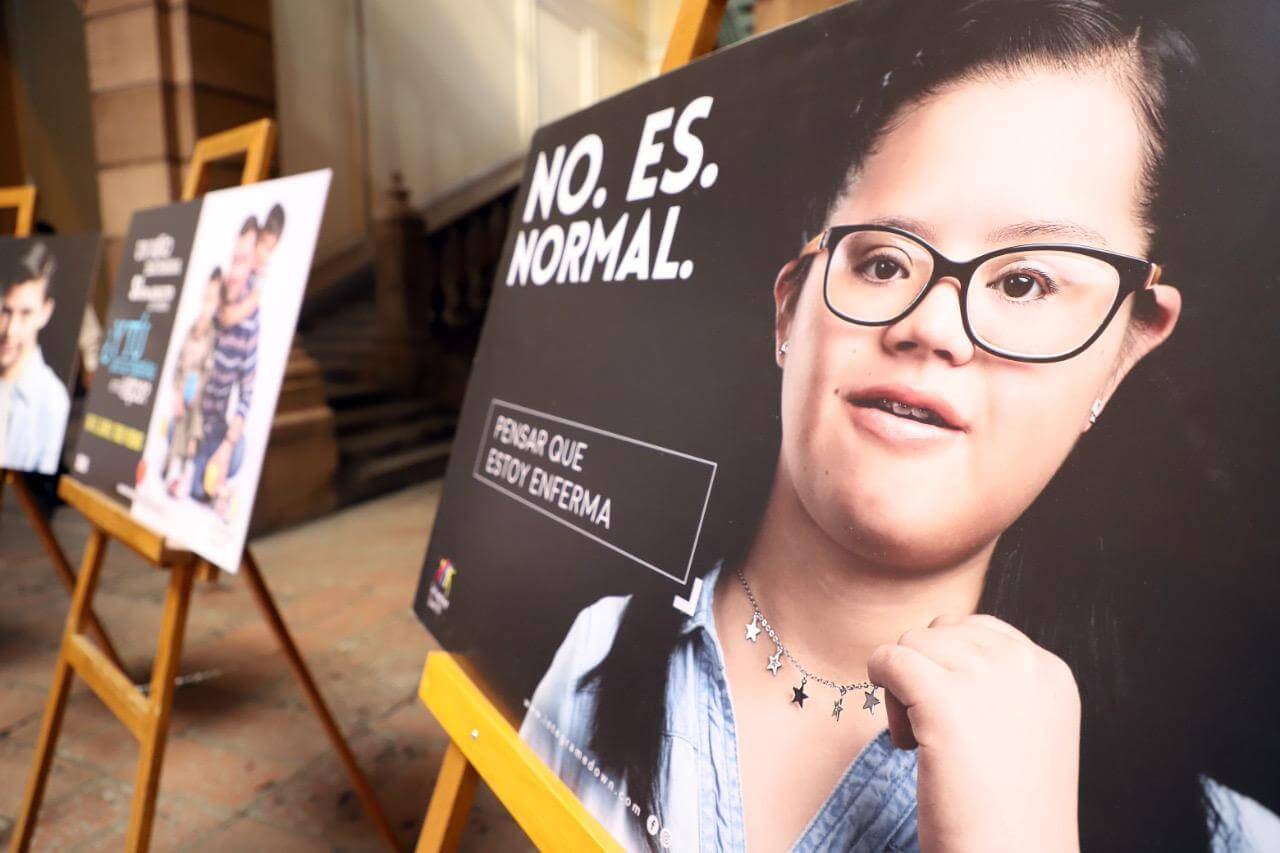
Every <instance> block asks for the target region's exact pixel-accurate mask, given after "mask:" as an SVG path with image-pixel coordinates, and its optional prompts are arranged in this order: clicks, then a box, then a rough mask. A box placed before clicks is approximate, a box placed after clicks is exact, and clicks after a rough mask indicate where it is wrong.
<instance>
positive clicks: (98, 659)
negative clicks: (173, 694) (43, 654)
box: [63, 634, 154, 741]
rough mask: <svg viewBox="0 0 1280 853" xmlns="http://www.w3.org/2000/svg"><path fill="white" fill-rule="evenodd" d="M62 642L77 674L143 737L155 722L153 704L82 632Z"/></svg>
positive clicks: (141, 738)
mask: <svg viewBox="0 0 1280 853" xmlns="http://www.w3.org/2000/svg"><path fill="white" fill-rule="evenodd" d="M63 643H64V648H65V650H66V656H67V663H69V664H71V668H72V669H74V670H75V671H76V675H79V676H80V677H81V678H83V679H84V682H85V684H88V685H89V687H90V688H91V689H92V690H93V692H94V693H96V694H97V696H98V698H99V699H101V700H102V703H103V704H104V705H106V706H107V707H108V708H110V709H111V713H113V714H115V715H116V717H117V718H118V719H119V720H120V722H122V723H124V725H125V727H126V728H127V729H128V730H129V731H130V732H132V733H133V736H134V737H135V738H137V739H138V740H139V741H142V740H144V739H145V738H146V736H147V732H148V731H149V730H150V728H151V726H152V725H153V712H154V710H153V707H152V703H151V702H149V701H148V700H147V698H146V697H145V696H143V695H142V692H141V691H140V690H138V688H136V687H134V686H133V682H131V681H130V680H129V678H128V677H127V676H126V675H125V674H124V673H123V672H121V671H120V670H119V669H117V668H116V667H115V666H114V665H113V664H112V663H111V661H109V660H107V656H106V655H104V654H103V653H102V652H100V651H98V649H97V647H95V646H94V645H92V644H91V643H90V642H89V641H88V639H87V638H86V637H85V636H84V635H83V634H68V635H67V636H66V637H65V638H64V639H63Z"/></svg>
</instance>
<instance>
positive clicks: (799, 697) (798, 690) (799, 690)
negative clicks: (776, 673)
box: [791, 681, 809, 708]
mask: <svg viewBox="0 0 1280 853" xmlns="http://www.w3.org/2000/svg"><path fill="white" fill-rule="evenodd" d="M804 684H805V683H804V682H803V681H802V682H800V686H799V687H792V688H791V701H792V702H793V703H795V704H796V705H799V706H800V707H801V708H803V707H804V700H806V699H808V698H809V694H808V693H805V692H804Z"/></svg>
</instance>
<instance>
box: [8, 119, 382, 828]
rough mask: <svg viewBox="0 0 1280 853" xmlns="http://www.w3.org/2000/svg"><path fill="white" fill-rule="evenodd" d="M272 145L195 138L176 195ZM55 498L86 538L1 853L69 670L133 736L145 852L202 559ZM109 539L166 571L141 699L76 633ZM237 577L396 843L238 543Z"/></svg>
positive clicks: (257, 133)
mask: <svg viewBox="0 0 1280 853" xmlns="http://www.w3.org/2000/svg"><path fill="white" fill-rule="evenodd" d="M274 144H275V123H274V122H273V121H271V120H270V119H261V120H260V121H256V122H252V123H250V124H246V125H242V126H241V127H237V128H233V129H231V130H228V131H224V132H223V133H219V134H216V135H213V136H210V137H206V138H204V139H201V140H200V141H199V142H198V143H196V147H195V152H194V154H193V156H192V161H191V171H190V172H189V173H188V174H187V181H186V185H185V187H184V190H183V198H184V199H185V200H190V199H193V198H195V197H196V196H197V195H198V194H200V193H201V192H202V191H203V190H204V188H205V185H206V181H207V174H206V173H207V167H208V164H209V163H210V162H212V161H214V160H218V159H222V158H224V157H230V156H233V155H238V154H244V155H245V166H244V172H243V174H242V177H241V183H242V184H249V183H254V182H256V181H259V180H262V179H263V178H265V177H266V176H267V171H268V169H269V167H270V162H271V154H272V150H273V148H274ZM58 494H59V495H60V496H61V497H62V499H63V500H65V501H66V502H67V503H68V504H70V505H71V506H72V507H74V508H75V509H76V510H78V511H79V512H80V514H81V515H83V516H84V517H85V519H86V520H88V522H89V524H90V525H91V531H90V534H89V542H88V544H87V545H86V547H85V553H84V561H83V563H82V564H81V567H80V575H79V577H78V579H77V581H76V586H75V593H74V596H73V599H72V603H71V612H70V613H69V614H68V616H67V623H66V628H65V629H64V631H63V636H62V649H61V651H60V652H59V654H58V661H57V664H56V665H55V669H54V677H53V687H52V689H51V690H50V693H49V700H48V702H47V704H46V706H45V713H44V719H43V720H42V722H41V725H40V737H39V740H38V741H37V744H36V756H35V763H34V766H33V767H32V772H31V778H30V781H29V782H28V785H27V792H26V797H25V799H24V800H23V804H22V811H21V813H20V814H19V817H18V823H17V825H16V826H15V827H14V832H13V840H12V844H11V849H12V850H13V851H15V853H16V851H25V850H28V849H29V848H30V846H31V840H32V837H33V836H34V834H35V828H36V818H37V815H38V813H39V811H40V801H41V800H42V799H43V796H44V789H45V784H46V782H47V781H48V777H49V771H50V768H51V766H52V762H53V755H54V750H55V747H56V746H57V741H58V733H59V730H60V728H61V726H62V714H63V711H64V710H65V708H66V703H67V695H68V693H69V692H70V688H71V679H72V676H73V675H79V676H80V677H81V678H82V679H84V681H85V682H86V683H87V684H88V685H89V687H91V688H92V689H93V692H94V693H96V694H97V695H98V698H100V699H101V700H102V701H103V703H104V704H105V705H106V706H107V708H109V709H110V710H111V712H112V714H114V715H115V716H116V718H117V719H119V720H120V721H121V722H122V723H123V724H124V726H125V728H127V729H128V730H129V732H130V733H132V734H133V736H134V737H135V738H137V740H138V743H139V746H140V751H139V757H138V767H137V772H136V774H135V777H134V792H133V806H132V810H131V812H130V818H129V831H128V836H127V840H126V847H127V849H128V850H131V851H138V850H146V849H147V847H148V845H149V843H150V838H151V825H152V821H153V819H154V817H155V805H156V792H157V790H158V788H159V784H160V769H161V764H162V762H163V759H164V748H165V740H166V738H167V735H168V731H169V713H170V710H171V709H172V706H173V691H174V676H175V675H176V674H177V668H178V660H179V658H180V657H181V655H182V640H183V634H184V632H185V630H186V623H187V610H188V607H189V605H190V602H191V586H192V582H193V580H194V579H195V576H196V572H197V570H198V569H199V568H200V567H202V566H208V563H206V562H205V561H203V560H201V559H199V558H198V557H197V556H196V555H195V554H193V553H192V552H191V551H189V550H186V549H185V548H180V547H176V546H174V545H173V544H172V543H170V542H168V541H167V540H166V539H165V538H164V537H163V536H160V535H159V534H157V533H156V532H155V531H153V530H151V529H150V528H148V527H147V526H146V525H143V524H140V523H138V522H137V521H136V520H134V518H133V517H132V516H131V515H130V514H129V512H128V511H127V510H126V509H124V508H123V507H122V506H121V505H120V504H118V503H116V502H115V501H113V500H111V499H110V498H109V497H107V496H106V495H104V494H102V493H101V492H99V491H98V490H96V489H93V488H90V487H88V486H85V485H84V484H82V483H80V482H78V481H76V480H73V479H71V478H70V477H63V478H62V480H61V482H60V483H59V486H58ZM111 539H115V540H118V541H120V542H122V543H124V544H125V545H126V546H128V547H129V548H131V549H132V550H133V551H135V552H136V553H137V554H139V555H140V556H141V557H142V558H143V559H144V560H146V561H147V562H149V563H150V564H151V565H153V566H155V567H156V568H159V569H163V570H166V571H168V572H169V588H168V591H167V593H166V595H165V603H164V615H163V618H162V620H161V626H160V636H159V640H158V643H157V649H156V659H155V664H154V668H153V669H152V673H151V688H150V690H149V691H148V692H147V693H146V695H144V694H143V693H142V691H140V690H139V689H138V688H137V687H135V686H134V685H133V684H132V683H131V682H130V681H129V679H128V677H127V676H126V675H125V674H124V673H123V672H122V671H121V669H120V667H119V666H118V664H116V663H115V662H113V661H112V660H110V659H109V658H108V657H107V656H106V655H105V654H104V653H103V652H101V651H99V650H98V648H97V647H96V646H94V645H92V644H91V643H89V642H88V641H87V639H86V637H85V635H84V633H83V630H84V627H85V625H86V624H87V623H88V620H89V618H90V614H91V610H90V608H91V606H92V602H93V596H94V591H95V589H96V585H97V581H98V575H99V572H100V570H101V568H102V558H103V555H104V554H105V552H106V547H107V542H108V541H109V540H111ZM240 569H241V572H240V573H241V574H242V575H243V576H244V578H245V580H246V581H247V582H248V584H249V590H250V592H251V593H252V594H253V598H254V601H255V603H256V604H257V605H258V608H259V609H260V610H261V611H262V614H263V617H264V618H265V619H266V621H267V624H268V626H269V627H270V628H271V631H272V632H273V633H274V634H275V636H276V639H277V640H278V641H279V642H280V645H281V647H282V648H283V650H284V652H285V657H286V658H287V659H288V661H289V665H290V667H291V668H292V670H293V673H294V675H295V676H296V677H297V679H298V681H299V682H300V683H301V685H302V689H303V691H304V692H305V693H306V696H307V700H308V702H309V703H310V704H311V708H312V710H313V711H314V712H315V714H316V716H317V717H318V718H319V720H320V723H321V725H322V726H323V727H324V730H325V734H326V735H327V736H328V737H329V740H330V741H331V743H332V744H333V748H334V750H335V751H336V752H337V753H338V758H339V759H340V760H341V761H342V765H343V767H344V768H345V770H346V772H347V775H348V776H349V777H350V778H351V782H352V785H353V786H354V788H355V791H356V795H357V796H359V798H360V801H361V803H362V804H363V805H364V807H365V810H366V811H367V812H368V813H369V816H370V818H372V819H373V822H374V824H375V825H376V826H377V829H378V833H379V835H381V837H382V838H383V840H384V841H385V842H386V843H387V845H388V846H389V847H390V848H391V849H393V850H397V849H399V844H398V842H397V841H396V837H395V832H394V831H393V830H392V828H391V824H390V823H389V822H388V821H387V818H386V815H385V814H384V813H383V811H382V808H381V806H380V805H379V804H378V800H377V798H376V797H375V796H374V793H373V788H372V787H371V786H370V785H369V782H368V780H367V779H366V778H365V776H364V773H363V772H362V771H361V770H360V767H359V765H358V764H357V763H356V760H355V756H354V755H353V754H352V752H351V748H350V747H349V746H348V745H347V742H346V740H345V738H343V736H342V732H341V731H340V730H339V729H338V725H337V723H336V722H335V721H334V719H333V715H332V714H331V713H330V711H329V708H328V706H327V705H326V704H325V701H324V699H323V697H321V695H320V691H319V689H318V688H317V687H316V684H315V680H314V679H313V678H312V676H311V672H310V670H308V668H307V665H306V663H305V661H303V659H302V656H301V654H300V653H299V652H298V647H297V645H296V644H295V643H294V641H293V638H292V637H291V636H290V634H289V629H288V628H287V627H286V626H285V623H284V619H283V618H282V617H281V615H280V611H279V609H278V608H277V607H276V604H275V601H274V600H273V599H272V597H271V592H270V591H269V590H268V589H267V586H266V584H265V583H264V582H263V579H262V574H261V572H259V570H258V564H257V562H256V561H255V560H254V558H253V555H252V553H250V551H249V549H248V548H245V551H244V555H243V557H242V558H241V561H240Z"/></svg>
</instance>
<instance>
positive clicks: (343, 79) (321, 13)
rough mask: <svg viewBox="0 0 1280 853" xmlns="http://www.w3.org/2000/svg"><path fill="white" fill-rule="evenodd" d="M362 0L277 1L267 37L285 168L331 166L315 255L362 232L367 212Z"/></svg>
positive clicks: (346, 243)
mask: <svg viewBox="0 0 1280 853" xmlns="http://www.w3.org/2000/svg"><path fill="white" fill-rule="evenodd" d="M358 4H359V0H324V2H321V3H317V2H314V0H274V2H273V3H272V6H271V9H272V18H273V20H272V39H273V42H274V43H273V48H274V53H275V64H276V67H275V71H276V116H277V119H278V120H279V122H280V136H279V152H280V153H279V156H280V171H281V173H282V174H293V173H296V172H305V171H308V170H310V169H321V168H325V167H331V168H332V169H333V182H332V184H330V186H329V201H328V203H327V205H326V206H325V212H324V224H323V225H322V226H321V231H320V242H319V244H318V253H317V254H318V255H319V257H320V258H323V257H324V256H325V255H327V254H331V253H333V252H334V251H338V250H341V249H343V248H345V247H347V246H349V245H351V244H353V243H355V242H357V241H359V240H362V239H363V238H364V234H365V223H366V221H367V217H368V210H367V205H368V200H367V194H366V187H365V184H366V178H365V166H364V163H365V154H364V131H363V123H364V119H363V110H362V99H361V94H360V40H359V37H358V19H357V11H358Z"/></svg>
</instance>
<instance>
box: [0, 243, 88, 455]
mask: <svg viewBox="0 0 1280 853" xmlns="http://www.w3.org/2000/svg"><path fill="white" fill-rule="evenodd" d="M101 242H102V241H101V238H100V237H99V236H98V235H97V234H75V235H66V236H54V235H44V236H40V237H0V469H5V470H9V471H25V472H37V473H40V474H55V473H57V470H58V462H59V460H60V459H61V456H62V441H63V437H64V436H65V434H66V429H67V418H68V416H69V415H70V412H71V397H72V395H73V394H74V393H75V387H76V370H77V368H78V365H79V364H80V357H79V342H80V327H81V323H82V322H83V321H84V310H85V302H86V300H87V299H88V295H89V289H90V287H92V285H93V280H94V276H95V274H96V273H97V270H98V255H99V249H100V246H101Z"/></svg>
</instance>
